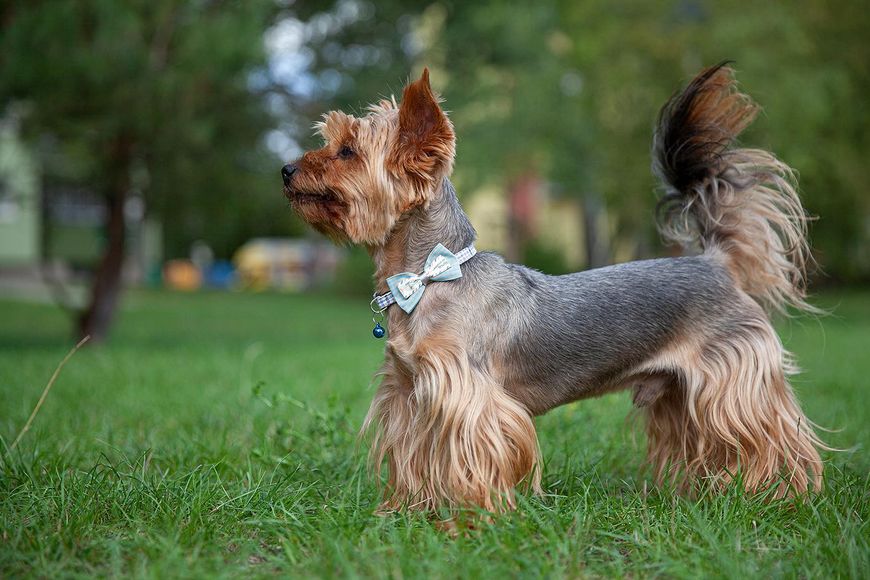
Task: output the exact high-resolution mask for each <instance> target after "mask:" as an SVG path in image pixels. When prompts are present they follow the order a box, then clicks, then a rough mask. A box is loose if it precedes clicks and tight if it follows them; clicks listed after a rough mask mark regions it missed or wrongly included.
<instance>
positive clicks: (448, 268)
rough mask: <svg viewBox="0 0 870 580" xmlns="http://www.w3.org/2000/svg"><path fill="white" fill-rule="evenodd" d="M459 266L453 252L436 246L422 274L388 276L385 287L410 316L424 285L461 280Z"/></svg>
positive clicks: (408, 273)
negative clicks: (388, 288)
mask: <svg viewBox="0 0 870 580" xmlns="http://www.w3.org/2000/svg"><path fill="white" fill-rule="evenodd" d="M460 253H462V252H460ZM466 259H467V258H466ZM460 264H461V262H460V260H459V258H457V257H456V255H455V254H453V252H451V251H450V250H448V249H447V248H445V247H444V246H442V245H441V244H438V245H437V246H435V249H434V250H432V251H431V252H430V253H429V257H428V258H426V265H425V266H424V267H423V272H422V273H420V274H412V273H411V272H402V273H401V274H396V275H395V276H390V277H389V278H387V286H389V287H390V291H391V292H392V294H393V298H394V299H395V301H396V303H397V304H398V305H399V307H400V308H401V309H402V310H404V311H405V312H407V313H408V314H410V313H411V312H412V311H413V310H414V308H415V307H416V306H417V303H418V302H420V298H421V297H422V296H423V292H424V291H425V290H426V284H428V283H429V282H430V281H432V282H447V281H448V280H456V279H457V278H462V270H461V269H460V268H459V265H460Z"/></svg>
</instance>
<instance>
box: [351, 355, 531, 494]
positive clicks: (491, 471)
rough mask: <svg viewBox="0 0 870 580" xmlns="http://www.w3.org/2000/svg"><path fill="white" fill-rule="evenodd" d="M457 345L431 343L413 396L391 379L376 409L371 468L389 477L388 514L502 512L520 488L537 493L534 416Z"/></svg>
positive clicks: (420, 364) (383, 387) (387, 379)
mask: <svg viewBox="0 0 870 580" xmlns="http://www.w3.org/2000/svg"><path fill="white" fill-rule="evenodd" d="M457 342H458V341H448V340H437V339H430V340H426V341H425V344H426V346H425V348H422V349H420V350H418V352H417V353H416V356H415V359H416V364H415V367H416V368H415V371H414V378H413V388H412V389H409V388H408V387H407V386H406V385H401V384H397V383H396V381H395V376H394V375H390V374H388V375H386V376H385V382H384V383H383V384H382V385H381V388H380V390H379V392H378V395H377V396H376V398H375V400H374V402H373V403H372V408H371V410H370V411H369V420H368V422H377V424H378V427H377V434H376V436H375V441H374V448H373V458H374V462H375V464H376V465H380V462H381V461H383V460H386V461H387V463H388V466H389V470H390V475H389V479H388V481H389V488H388V489H387V497H386V501H385V507H388V508H399V507H403V506H404V507H409V508H415V509H436V508H439V507H460V508H461V507H482V508H484V509H487V510H490V511H500V510H503V509H510V508H512V507H513V506H514V497H513V490H514V488H515V487H516V486H517V485H518V484H520V483H521V482H523V481H525V482H527V484H528V485H529V486H530V487H531V488H532V489H533V490H535V491H540V470H539V452H538V442H537V435H536V433H535V428H534V424H533V422H532V417H531V415H530V413H529V412H528V410H527V409H526V408H525V407H524V406H522V405H521V404H520V403H518V402H517V401H516V400H515V399H513V398H512V397H511V396H510V395H509V394H508V393H507V392H506V391H505V390H504V388H503V387H502V385H501V384H500V382H499V381H498V380H497V379H496V378H495V377H494V376H493V375H492V374H491V373H490V372H489V371H488V370H487V369H486V368H484V367H483V364H482V363H478V362H476V361H472V360H470V358H469V357H468V354H467V353H466V352H465V350H464V349H463V348H462V347H461V346H459V344H457Z"/></svg>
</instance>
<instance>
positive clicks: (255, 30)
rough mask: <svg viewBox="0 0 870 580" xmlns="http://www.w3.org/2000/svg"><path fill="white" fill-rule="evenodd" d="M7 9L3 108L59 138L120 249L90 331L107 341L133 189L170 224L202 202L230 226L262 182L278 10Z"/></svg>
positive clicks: (93, 299)
mask: <svg viewBox="0 0 870 580" xmlns="http://www.w3.org/2000/svg"><path fill="white" fill-rule="evenodd" d="M2 10H3V11H2V15H0V27H2V28H0V38H2V40H0V103H3V104H4V105H8V104H9V103H10V102H17V103H19V104H23V105H24V106H25V107H26V110H27V115H26V117H25V119H24V121H25V128H26V129H27V130H28V133H29V135H31V136H34V137H42V136H45V135H49V136H51V137H52V138H53V139H54V140H55V141H56V142H57V144H58V149H59V152H60V154H61V156H62V157H64V158H67V159H73V162H72V163H71V164H70V165H74V172H75V174H76V175H75V179H76V180H78V181H81V182H83V183H87V184H89V185H90V186H91V187H93V188H94V189H95V190H96V191H97V192H98V193H99V194H100V196H101V197H102V199H104V200H105V205H106V208H107V212H106V213H107V218H106V226H105V230H106V243H105V247H104V251H103V255H102V257H101V258H100V260H99V264H98V265H97V267H96V270H95V273H94V276H93V284H92V287H91V292H90V298H89V301H88V304H87V306H86V308H85V309H84V310H83V311H82V312H81V313H79V315H78V317H77V325H76V326H77V333H78V334H79V335H82V336H83V335H90V336H91V337H92V339H93V340H95V341H99V340H101V339H103V338H105V336H106V334H107V332H108V330H109V326H110V324H111V321H112V317H113V313H114V311H115V307H116V305H117V302H118V297H119V293H120V289H121V269H122V265H123V261H124V255H125V238H126V231H125V220H124V207H125V203H126V201H127V199H128V198H129V195H130V192H131V190H133V189H136V190H139V191H141V192H142V193H143V195H144V196H145V198H146V199H147V200H148V202H149V205H150V207H151V208H152V209H153V210H154V211H157V212H160V213H162V214H163V215H165V216H170V215H172V214H173V212H174V210H175V209H176V208H184V207H185V206H188V205H190V203H191V199H192V198H196V199H197V201H198V203H197V205H198V207H202V208H203V213H204V214H206V215H207V214H209V213H211V214H219V213H220V211H221V209H222V205H223V204H224V203H225V202H226V201H227V200H232V199H233V198H238V197H239V192H241V191H245V190H247V189H248V188H250V187H251V185H252V184H254V183H256V181H257V177H258V176H260V175H262V172H261V171H259V169H260V168H259V167H257V164H258V163H260V162H259V161H258V156H257V155H256V154H252V153H254V152H256V151H258V150H263V147H262V146H261V145H260V141H261V137H262V134H263V132H264V131H265V130H266V128H267V127H268V126H269V125H270V119H269V116H268V115H267V114H266V112H265V110H264V107H263V106H262V102H261V97H260V95H257V94H255V93H254V92H252V91H251V90H250V89H249V87H248V85H247V83H248V76H249V75H250V74H251V73H252V72H253V71H255V70H256V69H258V68H262V67H263V66H264V65H265V54H264V49H263V43H262V32H263V30H264V29H265V28H266V27H267V26H268V24H269V23H270V22H271V21H272V19H273V18H274V17H275V14H276V13H277V10H278V8H277V6H276V5H275V3H274V2H271V1H269V0H260V1H251V2H245V3H239V2H217V1H212V2H193V1H181V0H136V1H131V2H105V1H99V0H90V1H85V2H82V1H75V0H58V1H54V2H50V3H49V2H34V1H18V2H11V3H7V4H6V5H5V7H4V8H3V9H2ZM58 171H62V168H61V167H59V166H53V165H52V164H46V166H45V173H46V174H47V176H48V179H52V178H69V176H64V175H57V172H58ZM203 201H205V203H203ZM230 205H234V204H232V203H231V204H230Z"/></svg>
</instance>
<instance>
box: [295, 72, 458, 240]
mask: <svg viewBox="0 0 870 580" xmlns="http://www.w3.org/2000/svg"><path fill="white" fill-rule="evenodd" d="M438 103H439V100H438V97H437V96H436V95H435V93H433V92H432V88H431V87H430V86H429V71H428V69H426V70H424V71H423V76H422V77H420V79H419V80H417V81H415V82H413V83H411V84H409V85H408V86H407V87H405V90H404V93H403V95H402V102H401V104H400V105H396V103H395V101H394V100H391V101H387V100H384V101H381V102H380V103H378V104H377V105H372V106H371V107H369V113H368V114H367V115H366V116H364V117H353V116H351V115H346V114H344V113H341V112H338V111H331V112H329V113H327V114H326V115H324V116H323V121H322V122H320V123H318V124H317V125H316V128H317V130H318V131H319V132H320V134H321V135H322V136H323V139H324V141H325V143H324V145H323V147H322V148H320V149H317V150H316V151H309V152H307V153H305V154H304V155H302V157H300V158H299V159H297V160H296V161H293V162H292V163H289V164H288V165H285V166H284V168H283V169H282V170H281V175H282V177H283V178H284V195H286V196H287V198H288V199H289V200H290V203H291V205H292V206H293V209H294V210H296V212H297V213H298V214H299V215H300V216H301V217H302V219H304V220H305V221H306V222H308V223H309V224H311V225H312V226H313V227H314V228H315V229H317V230H318V231H320V232H322V233H324V234H326V235H328V236H329V237H331V238H333V239H335V240H337V241H351V242H353V243H359V244H366V245H378V244H382V243H383V242H384V241H385V240H386V239H387V237H388V236H389V234H390V232H391V231H392V229H393V226H394V225H395V224H396V222H397V221H398V220H399V219H400V218H401V216H402V215H404V214H405V213H407V212H409V211H411V210H413V209H414V208H416V207H418V206H420V205H424V204H426V203H427V202H428V201H429V200H430V199H431V198H432V196H433V195H435V194H436V192H437V191H439V185H440V183H441V181H442V179H443V178H444V177H446V176H448V175H449V174H450V172H451V170H452V168H453V156H454V152H455V142H456V139H455V136H454V133H453V125H452V124H451V123H450V120H449V119H448V118H447V115H446V114H445V113H444V111H442V110H441V107H440V106H439V104H438Z"/></svg>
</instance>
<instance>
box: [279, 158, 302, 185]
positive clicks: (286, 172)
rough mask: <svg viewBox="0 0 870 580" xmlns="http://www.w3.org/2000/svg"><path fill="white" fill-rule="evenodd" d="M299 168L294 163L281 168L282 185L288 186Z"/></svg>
mask: <svg viewBox="0 0 870 580" xmlns="http://www.w3.org/2000/svg"><path fill="white" fill-rule="evenodd" d="M297 169H299V167H297V166H296V164H295V163H290V164H289V165H285V166H284V167H282V168H281V177H282V178H283V179H284V185H290V180H291V179H293V174H294V173H296V170H297Z"/></svg>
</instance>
